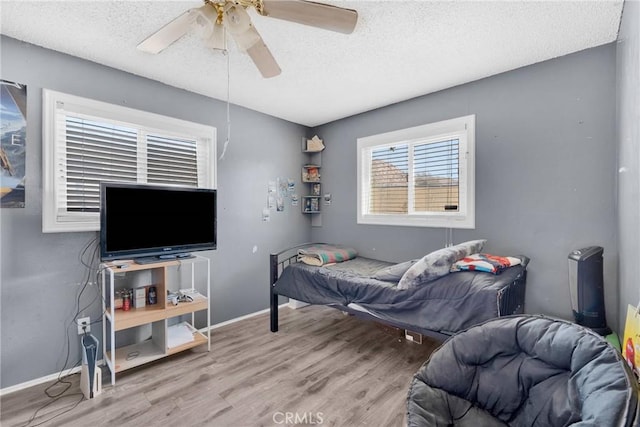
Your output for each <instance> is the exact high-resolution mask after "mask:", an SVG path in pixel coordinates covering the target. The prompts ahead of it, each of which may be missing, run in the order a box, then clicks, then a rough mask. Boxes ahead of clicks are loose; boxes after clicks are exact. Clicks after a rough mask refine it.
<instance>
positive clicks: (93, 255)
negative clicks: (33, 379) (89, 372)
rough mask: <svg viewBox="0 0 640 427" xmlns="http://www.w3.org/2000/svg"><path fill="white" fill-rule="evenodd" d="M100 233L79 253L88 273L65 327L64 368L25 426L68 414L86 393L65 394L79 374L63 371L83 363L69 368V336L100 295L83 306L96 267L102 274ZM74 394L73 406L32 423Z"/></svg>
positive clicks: (32, 426)
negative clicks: (42, 403) (74, 377)
mask: <svg viewBox="0 0 640 427" xmlns="http://www.w3.org/2000/svg"><path fill="white" fill-rule="evenodd" d="M92 246H93V250H91V247H92ZM98 248H99V246H98V235H97V234H96V236H95V237H93V238H92V239H91V240H90V241H89V242H87V244H86V245H85V246H84V247H83V248H82V250H81V251H80V254H79V261H80V263H81V264H82V265H83V266H84V267H85V268H86V269H87V273H86V275H85V277H84V280H83V282H82V285H81V286H82V288H81V289H80V291H79V292H78V295H77V297H76V301H75V302H76V304H75V309H76V311H75V313H74V314H73V316H72V317H71V319H70V320H69V322H68V323H67V324H66V328H65V332H66V334H65V335H66V346H65V347H66V356H65V359H64V363H63V365H62V369H61V370H60V373H59V374H58V378H57V379H56V381H54V382H53V383H52V384H51V385H49V386H48V387H47V388H45V390H44V393H45V395H46V396H47V397H48V398H49V399H51V400H49V401H48V402H47V403H45V404H44V405H42V406H40V407H39V408H38V409H36V410H35V412H34V413H33V415H32V416H31V417H30V418H29V420H28V421H27V422H26V424H25V425H24V426H23V427H27V426H30V427H36V426H40V425H42V424H44V423H47V422H49V421H51V420H53V419H54V418H57V417H59V416H60V415H63V414H66V413H68V412H69V411H71V410H73V409H74V408H75V407H76V406H78V405H79V404H80V402H82V400H84V395H83V393H77V392H76V393H71V394H65V393H66V392H67V391H68V390H69V389H70V388H71V386H72V383H71V382H70V381H68V380H67V378H69V377H70V376H71V375H77V373H76V374H67V375H62V373H63V372H64V371H65V370H66V369H73V368H75V367H76V366H78V365H80V364H81V363H82V359H80V360H78V361H77V362H76V363H75V364H73V365H72V366H71V367H69V368H67V364H68V363H69V357H70V356H71V337H70V336H69V329H70V328H71V326H72V325H74V324H75V323H76V322H77V319H78V316H79V315H80V313H82V312H83V311H84V310H86V309H88V308H89V307H91V306H92V305H93V304H94V302H95V301H96V300H97V299H98V297H97V296H96V297H94V298H93V300H92V301H91V302H89V303H88V304H87V305H86V306H84V307H81V302H80V301H81V299H82V295H83V294H84V292H85V291H86V290H87V288H88V287H89V285H90V282H91V277H92V272H93V270H94V269H96V270H97V272H96V277H97V276H98V275H99V274H100V271H101V269H98V268H97V267H95V263H96V261H97V255H98ZM87 255H89V259H88V260H85V257H87ZM96 283H98V281H96ZM98 291H99V292H98V294H97V295H99V296H100V297H102V289H101V287H100V286H98ZM100 322H102V318H100V320H97V321H94V322H90V323H89V325H91V324H92V323H100ZM86 334H87V332H86V330H85V335H86ZM58 385H63V388H62V390H61V391H59V392H57V393H54V392H52V391H51V389H52V388H53V387H56V386H58ZM74 396H79V397H80V398H79V399H78V401H76V402H74V403H72V406H71V407H69V408H67V409H66V410H64V411H62V412H60V413H58V414H56V415H54V416H52V417H51V418H48V419H46V420H43V421H41V422H39V423H38V424H31V423H32V422H33V421H34V420H35V419H36V418H37V416H38V413H39V412H40V411H41V410H43V409H45V408H47V407H48V406H49V405H51V404H53V403H55V402H58V401H59V400H61V399H64V398H69V397H74Z"/></svg>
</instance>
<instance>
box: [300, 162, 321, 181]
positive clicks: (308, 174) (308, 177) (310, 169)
mask: <svg viewBox="0 0 640 427" xmlns="http://www.w3.org/2000/svg"><path fill="white" fill-rule="evenodd" d="M302 181H303V182H318V181H320V171H319V170H318V167H317V166H313V165H308V166H305V167H304V168H303V169H302Z"/></svg>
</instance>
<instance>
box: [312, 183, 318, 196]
mask: <svg viewBox="0 0 640 427" xmlns="http://www.w3.org/2000/svg"><path fill="white" fill-rule="evenodd" d="M311 195H313V196H319V195H320V184H319V183H318V184H313V185H312V186H311Z"/></svg>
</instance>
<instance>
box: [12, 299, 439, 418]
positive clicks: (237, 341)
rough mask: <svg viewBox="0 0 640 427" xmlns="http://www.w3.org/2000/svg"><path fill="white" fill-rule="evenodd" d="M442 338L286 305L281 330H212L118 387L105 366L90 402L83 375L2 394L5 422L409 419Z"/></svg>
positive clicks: (263, 320) (244, 325)
mask: <svg viewBox="0 0 640 427" xmlns="http://www.w3.org/2000/svg"><path fill="white" fill-rule="evenodd" d="M438 345H439V342H438V341H435V340H430V339H423V343H422V344H415V343H412V342H407V341H405V340H404V338H402V337H401V336H400V335H399V334H394V333H393V330H392V329H390V328H383V327H381V326H379V325H377V324H375V323H373V322H367V321H364V320H360V319H356V318H354V317H352V316H346V315H344V314H342V313H341V312H339V311H338V310H334V309H331V308H326V307H320V306H309V307H305V308H302V309H298V310H291V309H289V308H281V309H280V331H279V332H277V333H275V334H273V333H271V332H269V317H268V314H263V315H259V316H255V317H253V318H250V319H246V320H242V321H239V322H236V323H234V324H231V325H227V326H224V327H222V328H218V329H214V330H213V331H212V332H211V352H207V349H206V346H201V347H198V348H195V349H192V350H190V351H186V352H184V353H180V354H176V355H174V356H170V357H168V358H165V359H162V360H159V361H156V362H153V363H151V364H149V365H145V366H143V367H139V368H136V369H132V370H130V371H125V372H122V373H120V374H118V375H117V377H116V385H115V386H114V387H112V386H111V383H110V377H109V374H108V370H107V369H106V368H105V367H103V390H102V394H100V395H99V396H97V397H95V398H94V399H91V400H81V397H82V396H81V395H80V394H79V393H80V388H79V385H78V382H79V374H76V375H73V376H71V377H70V381H71V382H72V387H71V388H70V389H69V390H68V391H67V392H66V393H65V395H69V396H68V397H65V398H62V399H60V400H57V401H55V402H53V401H52V399H50V398H49V397H47V396H46V395H45V392H44V390H45V388H46V387H48V386H49V385H51V384H50V383H49V384H42V385H38V386H34V387H31V388H29V389H26V390H21V391H18V392H14V393H11V394H9V395H6V396H3V397H2V398H1V399H0V411H1V412H0V422H1V424H2V426H4V427H8V426H27V425H29V426H36V425H63V426H98V425H109V426H111V425H114V426H115V425H117V426H137V427H143V426H153V425H167V424H169V425H179V426H230V427H235V426H287V425H289V426H290V425H326V426H360V425H372V426H401V425H403V424H404V414H405V399H406V396H407V391H408V387H409V382H410V381H411V378H412V376H413V374H414V373H415V372H416V371H417V370H418V368H419V367H420V365H422V363H423V362H424V361H425V360H427V358H428V357H429V354H430V353H431V352H432V351H433V350H434V349H435V348H436V347H437V346H438ZM54 391H55V390H54ZM78 402H79V403H78ZM45 404H48V405H47V406H46V407H44V408H42V407H43V406H44V405H45ZM75 404H77V406H75V407H73V406H74V405H75ZM72 407H73V409H70V408H72ZM39 408H41V409H40V410H39V411H38V413H37V416H36V417H35V418H34V419H33V420H32V421H31V422H30V423H29V420H30V418H31V417H32V416H33V415H34V413H35V412H36V411H37V410H38V409H39ZM69 409H70V410H69ZM66 410H69V411H68V412H65V411H66ZM53 417H55V418H53Z"/></svg>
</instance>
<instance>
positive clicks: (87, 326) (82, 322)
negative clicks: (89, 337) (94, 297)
mask: <svg viewBox="0 0 640 427" xmlns="http://www.w3.org/2000/svg"><path fill="white" fill-rule="evenodd" d="M77 322H78V335H82V334H84V333H85V332H91V319H90V318H89V317H81V318H80V319H78V320H77Z"/></svg>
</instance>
